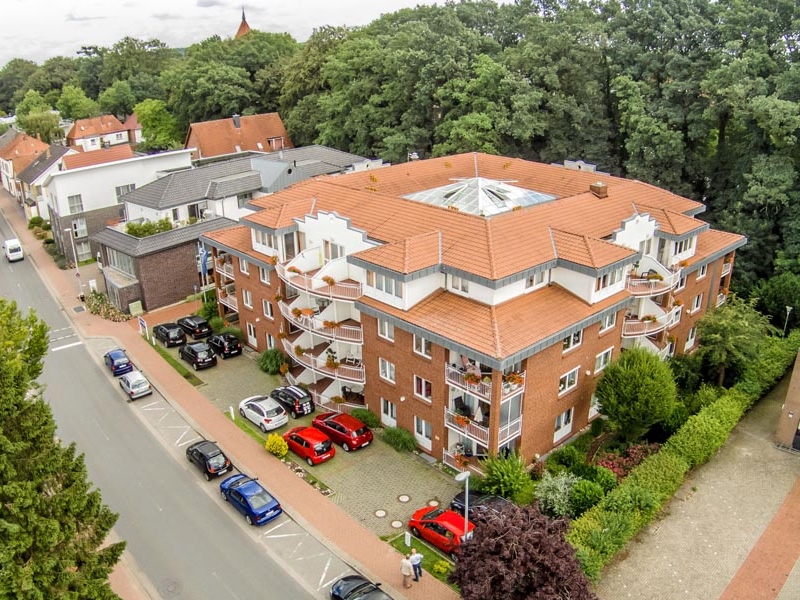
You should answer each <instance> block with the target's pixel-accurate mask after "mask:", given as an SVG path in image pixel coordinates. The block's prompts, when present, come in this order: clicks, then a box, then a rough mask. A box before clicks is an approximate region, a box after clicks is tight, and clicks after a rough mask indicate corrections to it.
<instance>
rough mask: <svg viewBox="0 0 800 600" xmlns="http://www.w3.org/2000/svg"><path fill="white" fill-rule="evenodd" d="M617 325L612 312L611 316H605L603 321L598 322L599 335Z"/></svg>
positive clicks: (615, 314)
mask: <svg viewBox="0 0 800 600" xmlns="http://www.w3.org/2000/svg"><path fill="white" fill-rule="evenodd" d="M616 324H617V313H615V312H613V313H611V314H608V315H606V316H605V317H603V320H602V321H600V331H599V333H605V332H606V331H608V330H609V329H611V328H613V327H614V326H615V325H616Z"/></svg>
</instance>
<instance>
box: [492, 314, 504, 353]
mask: <svg viewBox="0 0 800 600" xmlns="http://www.w3.org/2000/svg"><path fill="white" fill-rule="evenodd" d="M497 321H498V316H497V307H496V306H495V305H493V304H492V305H491V306H489V322H490V323H491V324H492V342H493V345H494V355H495V356H503V347H502V346H503V345H502V343H501V342H502V339H501V336H500V325H499V324H498V322H497Z"/></svg>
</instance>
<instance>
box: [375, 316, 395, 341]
mask: <svg viewBox="0 0 800 600" xmlns="http://www.w3.org/2000/svg"><path fill="white" fill-rule="evenodd" d="M378 335H379V336H380V337H382V338H383V339H385V340H389V341H390V342H393V341H394V325H393V324H392V323H390V322H389V321H387V320H386V319H378Z"/></svg>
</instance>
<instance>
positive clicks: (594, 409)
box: [589, 394, 602, 419]
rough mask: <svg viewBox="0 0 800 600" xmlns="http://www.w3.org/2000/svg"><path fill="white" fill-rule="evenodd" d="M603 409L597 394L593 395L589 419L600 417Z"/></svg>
mask: <svg viewBox="0 0 800 600" xmlns="http://www.w3.org/2000/svg"><path fill="white" fill-rule="evenodd" d="M601 408H602V406H601V404H600V400H599V399H598V398H597V394H592V397H591V398H590V399H589V418H590V419H592V418H594V417H596V416H597V415H599V414H600V409H601Z"/></svg>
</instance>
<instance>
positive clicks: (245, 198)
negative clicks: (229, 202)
mask: <svg viewBox="0 0 800 600" xmlns="http://www.w3.org/2000/svg"><path fill="white" fill-rule="evenodd" d="M252 199H253V192H243V193H241V194H236V204H237V205H238V207H239V208H242V207H243V206H244V205H245V204H247V203H248V202H250V200H252Z"/></svg>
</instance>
